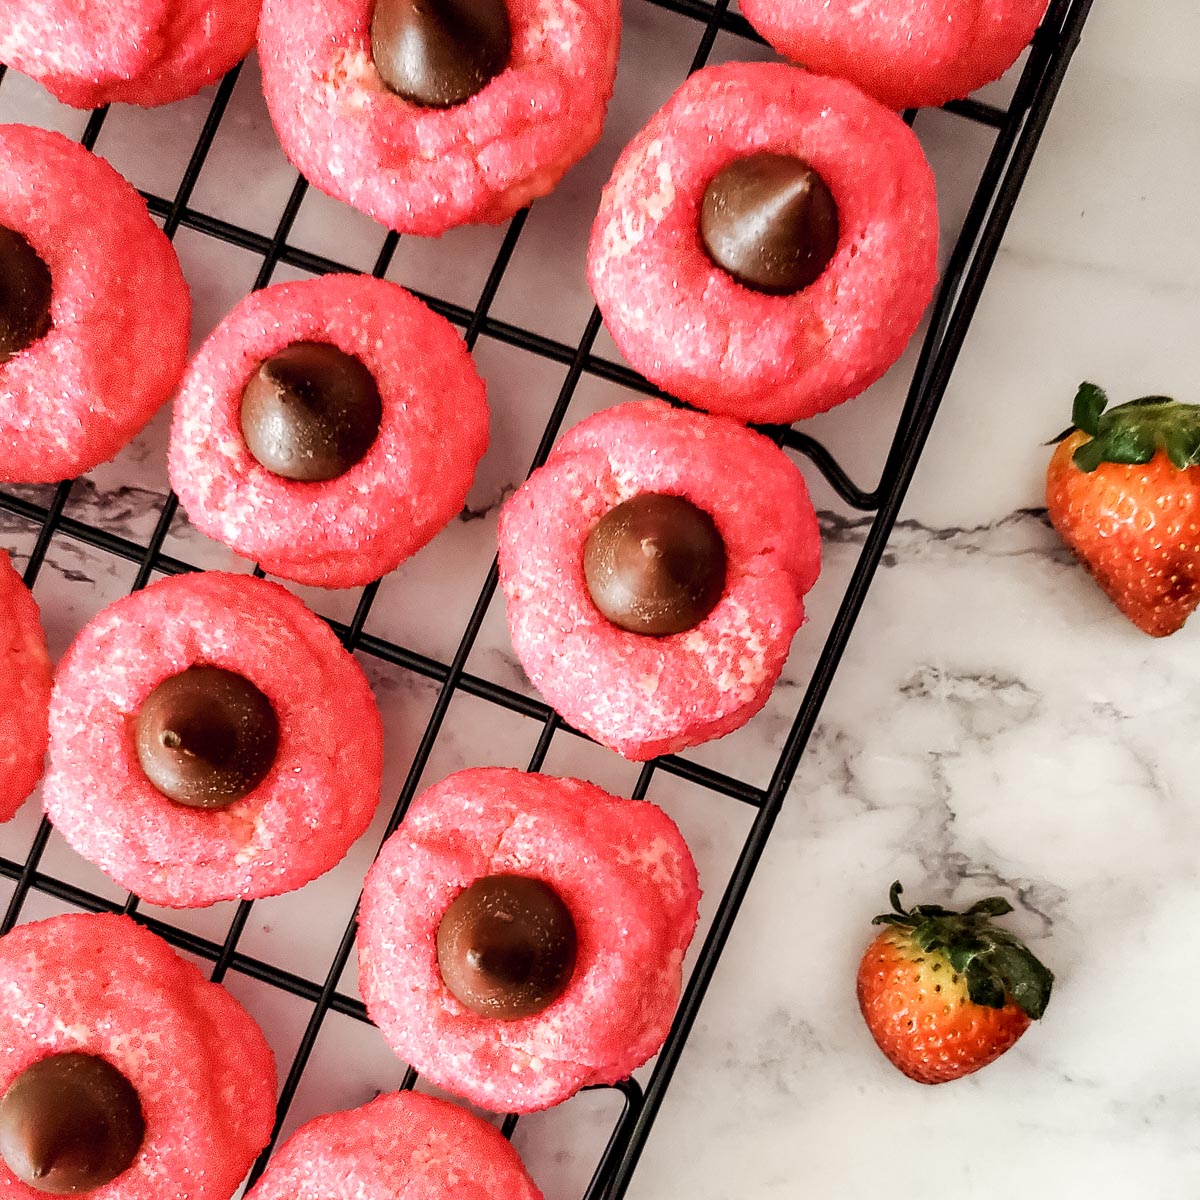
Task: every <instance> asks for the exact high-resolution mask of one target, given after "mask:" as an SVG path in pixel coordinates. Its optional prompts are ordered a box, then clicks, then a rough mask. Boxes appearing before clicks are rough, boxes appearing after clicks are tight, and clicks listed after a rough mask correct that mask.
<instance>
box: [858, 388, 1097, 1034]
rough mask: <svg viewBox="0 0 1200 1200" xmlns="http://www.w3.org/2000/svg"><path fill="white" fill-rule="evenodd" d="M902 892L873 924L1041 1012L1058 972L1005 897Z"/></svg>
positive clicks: (974, 991)
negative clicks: (1027, 939) (894, 929)
mask: <svg viewBox="0 0 1200 1200" xmlns="http://www.w3.org/2000/svg"><path fill="white" fill-rule="evenodd" d="M1097 390H1099V389H1097ZM902 891H903V889H902V888H901V886H900V883H899V882H898V881H897V882H896V883H893V884H892V888H891V893H890V897H889V898H890V900H891V904H892V909H893V911H892V912H890V913H884V914H883V915H881V916H878V917H876V918H875V920H874V921H873V922H872V924H875V925H894V926H898V927H900V928H904V929H908V930H910V931H911V936H912V940H913V941H914V942H915V943H916V945H917V946H919V947H920V949H921V951H922V952H923V953H926V954H940V955H942V956H943V957H944V958H945V959H946V961H947V962H948V963H949V964H950V966H951V967H952V968H953V969H954V970H955V971H957V972H958V973H959V974H961V975H964V976H965V977H966V980H967V995H968V996H969V998H970V1000H971V1003H972V1004H978V1005H981V1006H982V1007H985V1008H1003V1007H1004V1006H1005V1005H1006V1004H1007V1003H1009V1001H1012V1002H1013V1003H1015V1004H1016V1005H1017V1007H1018V1008H1020V1009H1021V1011H1022V1012H1023V1013H1024V1014H1025V1015H1026V1016H1027V1017H1029V1018H1031V1019H1032V1020H1035V1021H1036V1020H1037V1019H1038V1018H1039V1017H1041V1015H1042V1014H1043V1013H1044V1012H1045V1011H1046V1005H1047V1004H1048V1003H1049V1001H1050V992H1051V989H1052V988H1053V985H1054V975H1053V974H1052V973H1051V971H1050V970H1049V969H1048V968H1047V967H1046V966H1044V965H1043V964H1042V963H1041V962H1040V961H1039V960H1038V959H1037V958H1036V957H1035V956H1034V954H1033V953H1032V952H1031V951H1030V950H1029V949H1028V948H1027V947H1026V946H1025V944H1024V943H1023V942H1022V941H1021V940H1020V939H1019V938H1017V937H1016V936H1015V935H1014V934H1011V933H1009V932H1008V930H1006V929H998V928H997V927H996V926H995V925H993V924H992V918H994V917H1002V916H1005V915H1006V914H1008V913H1010V912H1012V905H1011V904H1009V902H1008V901H1007V900H1005V899H1004V898H1003V897H1002V896H989V897H988V898H987V899H984V900H978V901H976V902H975V903H974V904H973V905H971V907H970V908H969V909H967V911H966V912H964V913H956V912H952V911H951V910H949V909H946V908H942V907H941V905H937V904H923V905H917V906H916V907H915V908H913V909H911V910H906V909H905V908H904V907H903V906H902V905H901V903H900V893H901V892H902Z"/></svg>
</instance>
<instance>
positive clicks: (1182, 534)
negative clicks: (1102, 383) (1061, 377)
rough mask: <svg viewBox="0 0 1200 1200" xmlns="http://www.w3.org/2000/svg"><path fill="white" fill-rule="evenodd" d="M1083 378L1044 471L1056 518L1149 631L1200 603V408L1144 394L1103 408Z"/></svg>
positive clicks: (1178, 620)
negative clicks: (1061, 437)
mask: <svg viewBox="0 0 1200 1200" xmlns="http://www.w3.org/2000/svg"><path fill="white" fill-rule="evenodd" d="M1107 404H1108V397H1107V396H1106V395H1105V394H1104V392H1102V391H1101V390H1100V389H1099V388H1098V387H1096V385H1095V384H1091V383H1085V384H1083V385H1082V386H1081V387H1080V389H1079V393H1078V395H1076V397H1075V411H1074V414H1073V419H1074V421H1075V425H1074V427H1073V428H1072V429H1071V430H1069V431H1068V432H1067V433H1066V434H1065V435H1064V439H1065V440H1063V441H1062V442H1061V443H1060V444H1059V447H1058V449H1057V450H1055V452H1054V456H1053V457H1052V458H1051V460H1050V469H1049V471H1048V472H1047V475H1046V504H1047V506H1048V507H1049V509H1050V520H1051V521H1052V522H1053V524H1054V528H1055V529H1057V530H1058V532H1059V535H1060V536H1061V537H1062V539H1063V541H1064V542H1066V543H1067V545H1068V546H1070V548H1071V549H1072V550H1074V551H1075V553H1076V554H1077V555H1078V556H1079V558H1080V559H1082V561H1083V563H1084V565H1085V566H1086V567H1087V568H1088V570H1089V571H1091V573H1092V574H1093V575H1094V576H1095V578H1096V582H1097V583H1098V584H1099V585H1100V586H1101V587H1102V588H1103V589H1104V590H1105V591H1106V592H1107V593H1108V595H1109V596H1110V597H1111V599H1112V600H1113V602H1114V603H1115V604H1116V605H1117V607H1118V608H1119V609H1120V610H1121V611H1122V612H1123V613H1124V614H1125V615H1126V616H1127V617H1128V618H1129V619H1130V620H1131V621H1132V622H1133V623H1134V624H1135V625H1136V626H1137V627H1138V628H1139V629H1141V630H1143V631H1144V632H1146V633H1148V634H1150V635H1151V637H1165V636H1166V635H1167V634H1169V633H1174V632H1175V631H1176V630H1177V629H1178V628H1179V627H1180V626H1181V625H1182V624H1183V623H1184V621H1186V620H1187V619H1188V617H1189V616H1190V615H1191V613H1192V611H1193V609H1195V607H1196V605H1197V604H1200V466H1198V465H1197V464H1198V463H1200V408H1198V407H1197V406H1195V405H1192V404H1178V403H1176V402H1175V401H1174V400H1170V399H1168V398H1167V397H1166V396H1146V397H1144V398H1143V399H1141V400H1133V401H1130V403H1128V404H1122V405H1120V406H1119V407H1117V408H1114V409H1111V410H1110V411H1108V412H1105V411H1104V409H1105V407H1106V406H1107Z"/></svg>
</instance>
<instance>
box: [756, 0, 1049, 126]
mask: <svg viewBox="0 0 1200 1200" xmlns="http://www.w3.org/2000/svg"><path fill="white" fill-rule="evenodd" d="M1046 4H1047V0H871V3H870V4H863V3H861V0H823V3H820V4H813V3H810V2H808V0H744V3H743V4H742V12H744V13H745V14H746V18H747V20H749V22H750V23H751V24H752V25H753V26H754V27H755V29H757V30H758V32H759V33H761V34H762V35H763V37H765V38H766V39H767V41H768V42H770V43H771V45H773V46H774V47H775V49H776V50H778V51H779V52H780V53H781V54H783V55H785V56H786V57H788V58H790V59H792V61H793V62H797V63H800V64H802V65H803V66H805V67H807V68H808V69H809V70H810V71H816V72H817V73H818V74H821V75H835V76H837V77H838V78H840V79H848V80H850V81H851V82H852V83H855V84H857V85H858V86H859V87H860V88H862V89H863V91H865V92H869V93H870V94H871V95H873V96H874V97H875V98H876V99H877V100H879V101H880V102H881V103H883V104H886V105H887V106H888V107H889V108H893V109H901V108H915V107H917V106H919V105H926V104H944V103H945V102H946V101H947V100H954V99H957V98H958V97H960V96H966V95H967V94H968V93H970V92H973V91H974V90H975V89H976V88H979V87H982V86H983V85H984V84H985V83H990V82H991V81H992V80H993V79H999V77H1000V76H1001V75H1003V74H1004V72H1005V71H1007V70H1008V68H1009V67H1011V66H1012V64H1013V62H1014V61H1015V60H1016V58H1017V56H1018V55H1019V54H1020V53H1021V51H1022V50H1023V49H1024V48H1025V47H1026V46H1027V45H1028V44H1029V39H1030V38H1031V37H1032V36H1033V32H1034V30H1035V29H1036V28H1037V25H1038V22H1039V21H1040V20H1041V19H1042V17H1043V15H1044V14H1045V12H1046Z"/></svg>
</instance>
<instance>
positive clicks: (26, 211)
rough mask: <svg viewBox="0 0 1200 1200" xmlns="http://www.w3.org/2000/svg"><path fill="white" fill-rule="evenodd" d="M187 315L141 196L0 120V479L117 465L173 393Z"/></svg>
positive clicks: (174, 270)
mask: <svg viewBox="0 0 1200 1200" xmlns="http://www.w3.org/2000/svg"><path fill="white" fill-rule="evenodd" d="M0 57H2V56H0ZM191 311H192V300H191V294H190V293H189V291H188V287H187V284H186V283H185V282H184V278H183V273H182V271H180V269H179V260H178V259H177V258H176V257H175V251H174V249H173V248H172V246H171V243H170V242H169V241H168V240H167V239H166V237H165V236H164V235H163V233H162V231H161V230H160V229H159V228H158V226H157V225H155V224H154V222H153V221H152V220H151V219H150V214H149V213H148V212H147V211H146V204H145V201H143V200H142V198H141V197H140V196H139V195H138V194H137V192H136V191H135V190H134V189H133V187H131V186H130V185H129V184H128V183H126V182H125V180H124V179H122V178H121V176H120V175H118V174H117V173H116V171H114V170H113V169H112V167H110V166H109V165H108V163H106V162H105V161H104V160H103V159H100V158H97V157H96V156H95V155H94V154H91V153H89V152H88V151H87V150H85V149H83V147H82V146H79V145H77V144H76V143H75V142H72V141H69V140H68V139H67V138H65V137H63V136H62V135H61V134H58V133H50V132H48V131H46V130H44V129H34V128H32V127H30V126H28V125H0V483H54V482H57V481H58V480H61V479H70V478H72V477H73V476H75V475H80V474H82V473H83V472H84V471H89V470H91V468H92V467H94V466H96V465H97V464H98V463H102V462H104V461H105V460H106V459H109V458H112V457H113V455H115V454H116V453H117V451H118V450H120V449H121V447H122V446H124V445H125V443H126V442H128V441H129V440H130V438H132V437H133V436H134V434H136V433H137V432H138V431H139V430H140V429H141V428H142V426H143V425H145V424H146V422H147V421H149V420H150V418H151V417H152V416H153V415H154V413H155V412H156V411H157V410H158V409H159V407H160V406H161V405H162V404H163V402H164V401H165V400H166V399H167V398H168V397H169V396H170V395H171V393H172V392H173V391H174V390H175V385H176V384H177V383H178V382H179V376H180V374H181V373H182V372H183V368H184V365H185V363H186V362H187V351H188V336H189V331H190V325H191Z"/></svg>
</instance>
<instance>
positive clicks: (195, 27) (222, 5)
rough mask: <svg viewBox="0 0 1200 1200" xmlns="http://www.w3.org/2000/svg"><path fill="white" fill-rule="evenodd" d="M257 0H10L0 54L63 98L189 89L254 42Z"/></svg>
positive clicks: (3, 7) (139, 97)
mask: <svg viewBox="0 0 1200 1200" xmlns="http://www.w3.org/2000/svg"><path fill="white" fill-rule="evenodd" d="M260 5H261V0H6V2H5V3H3V4H0V13H3V18H2V19H0V62H3V63H7V64H8V65H9V66H11V67H15V68H16V69H17V70H18V71H23V72H24V73H25V74H26V75H31V76H33V78H34V79H36V80H37V81H38V82H39V83H40V84H42V86H43V87H45V88H47V89H48V90H49V91H50V92H52V93H53V94H54V95H55V96H57V97H58V99H59V100H61V101H62V102H63V103H64V104H73V105H74V106H75V107H76V108H98V107H99V106H100V105H102V104H111V103H113V102H115V101H123V102H124V103H126V104H141V105H145V106H152V105H156V104H167V103H169V102H170V101H172V100H181V99H182V98H183V97H184V96H191V95H192V94H193V93H195V92H198V91H199V90H200V89H201V88H202V87H204V85H205V84H207V83H212V82H213V80H215V79H217V78H218V77H220V76H221V75H224V74H225V72H226V71H228V70H229V69H230V68H231V67H232V66H233V65H234V63H236V62H237V61H238V60H239V59H241V58H244V57H245V56H246V55H247V54H248V53H249V52H250V48H251V46H253V45H254V31H255V28H256V27H257V25H258V10H259V7H260Z"/></svg>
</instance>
